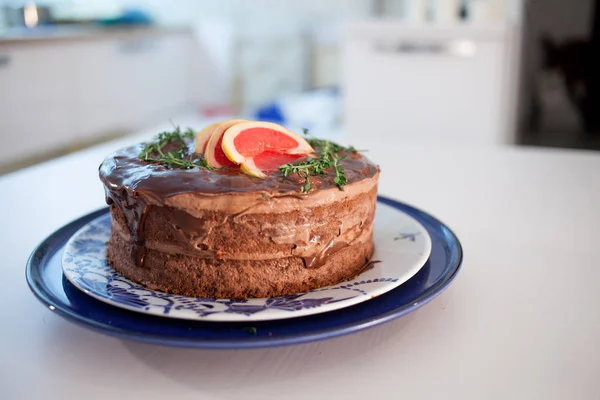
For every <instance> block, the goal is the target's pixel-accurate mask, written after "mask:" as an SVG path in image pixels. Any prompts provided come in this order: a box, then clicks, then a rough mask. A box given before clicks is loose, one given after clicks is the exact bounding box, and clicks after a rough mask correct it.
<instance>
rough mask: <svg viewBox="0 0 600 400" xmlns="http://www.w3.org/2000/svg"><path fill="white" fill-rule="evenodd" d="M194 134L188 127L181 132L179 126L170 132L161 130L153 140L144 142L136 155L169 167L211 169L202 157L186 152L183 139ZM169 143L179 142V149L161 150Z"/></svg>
mask: <svg viewBox="0 0 600 400" xmlns="http://www.w3.org/2000/svg"><path fill="white" fill-rule="evenodd" d="M194 136H195V133H194V130H193V129H191V128H188V129H187V130H186V131H185V132H182V131H181V129H180V128H179V127H176V128H175V130H173V131H172V132H161V133H159V134H158V135H157V136H156V139H155V141H154V142H151V143H146V145H145V146H144V148H143V149H142V151H141V152H140V154H139V156H138V157H139V158H141V159H142V160H144V161H148V162H152V163H157V164H162V165H164V166H166V167H170V168H181V169H191V168H200V169H213V168H212V167H210V166H208V164H207V163H206V160H205V159H204V158H203V157H201V156H199V155H197V154H194V153H191V154H189V155H187V154H186V152H187V144H186V142H185V139H190V138H193V137H194ZM171 143H175V144H179V150H177V151H168V152H165V151H163V150H164V148H165V147H166V146H167V145H168V144H171Z"/></svg>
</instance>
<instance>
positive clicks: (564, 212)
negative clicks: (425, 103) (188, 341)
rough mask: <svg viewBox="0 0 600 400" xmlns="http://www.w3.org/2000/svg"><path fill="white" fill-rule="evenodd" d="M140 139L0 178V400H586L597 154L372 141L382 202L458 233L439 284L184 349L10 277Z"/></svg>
mask: <svg viewBox="0 0 600 400" xmlns="http://www.w3.org/2000/svg"><path fill="white" fill-rule="evenodd" d="M153 133H155V130H152V131H148V132H145V133H143V134H141V135H136V136H135V137H130V138H127V139H124V140H119V141H116V142H111V143H109V144H105V145H101V146H97V147H94V148H92V149H89V150H86V151H82V152H80V153H76V154H73V155H70V156H67V157H63V158H60V159H57V160H54V161H51V162H48V163H45V164H41V165H39V166H35V167H32V168H29V169H26V170H22V171H20V172H17V173H13V174H11V175H7V176H4V177H1V178H0V210H2V211H1V212H2V214H1V215H2V218H1V221H2V234H1V235H2V240H1V241H0V246H1V250H2V255H3V258H2V263H1V264H0V273H1V275H0V276H1V279H0V304H1V305H2V314H3V319H2V323H1V325H0V398H2V399H9V400H12V399H27V400H30V399H86V400H88V399H108V398H131V399H166V398H167V399H177V400H183V399H252V398H260V399H278V400H279V399H306V398H329V399H331V398H334V396H335V398H338V396H339V398H340V399H354V398H356V399H380V398H404V399H544V400H548V399H599V398H600V380H599V378H600V344H599V341H600V290H599V285H600V153H592V152H581V151H567V150H541V149H537V150H536V149H532V148H476V147H465V146H426V145H423V144H416V143H412V144H404V145H402V146H400V145H396V146H393V145H392V143H389V142H388V143H386V145H385V146H377V145H373V146H371V149H370V150H371V151H370V152H369V154H368V156H369V157H370V158H372V159H373V160H375V161H377V162H378V163H379V164H380V165H381V167H382V170H383V173H382V176H381V184H380V193H381V194H384V195H387V196H391V197H394V198H396V199H399V200H401V201H405V202H408V203H411V204H414V205H416V206H418V207H420V208H422V209H424V210H426V211H428V212H431V213H432V214H434V215H435V216H437V217H438V218H440V219H441V220H442V221H444V222H446V223H447V224H448V225H449V226H450V227H451V228H452V229H453V230H454V231H455V232H456V233H457V235H458V236H459V238H460V239H461V241H462V243H463V246H464V250H465V260H464V264H463V269H462V271H461V273H460V274H459V276H458V277H457V279H456V280H455V281H454V283H453V284H452V285H451V286H450V287H449V288H448V289H447V290H446V291H445V292H444V293H443V294H442V295H441V296H439V297H438V298H436V299H435V300H433V301H432V302H430V303H429V304H427V305H425V306H424V307H422V308H421V309H419V310H418V311H416V312H414V313H412V314H409V315H408V316H406V317H403V318H400V319H397V320H395V321H393V322H390V323H387V324H385V325H382V326H379V327H375V328H372V329H369V330H366V331H363V332H361V333H358V334H354V335H350V336H344V337H340V338H336V339H331V340H326V341H322V342H315V343H310V344H305V345H298V346H290V347H280V348H271V349H259V350H228V351H218V350H192V349H180V348H169V347H161V346H154V345H147V344H141V343H137V342H133V341H125V340H119V339H115V338H112V337H108V336H105V335H102V334H99V333H95V332H91V331H89V330H87V329H84V328H81V327H79V326H76V325H74V324H72V323H69V322H66V321H65V320H63V319H62V318H60V317H58V316H56V315H54V314H53V313H52V311H50V310H48V309H47V308H46V307H44V306H42V304H41V303H39V302H38V301H37V300H36V299H35V298H34V296H33V295H32V294H31V293H30V291H29V289H28V287H27V285H26V282H25V273H24V268H25V262H26V259H27V257H28V256H29V254H30V252H31V250H32V249H33V247H34V246H35V245H37V244H38V243H39V242H40V241H41V240H43V239H44V238H45V237H46V236H47V235H49V234H50V233H52V232H53V231H54V230H55V229H57V228H59V227H60V226H62V225H63V224H65V223H68V222H70V221H71V220H73V219H74V218H77V217H79V216H81V215H82V214H85V213H87V212H90V211H92V210H96V209H98V208H100V207H102V206H104V197H103V190H102V187H101V185H100V182H99V180H98V178H97V167H98V164H99V163H100V162H101V160H102V159H103V158H104V156H106V155H107V154H108V153H109V152H110V151H112V150H114V149H116V148H118V147H122V146H123V145H125V144H128V143H132V142H137V141H139V140H140V138H142V137H143V138H148V137H150V135H151V134H153ZM115 395H116V396H117V397H110V396H115Z"/></svg>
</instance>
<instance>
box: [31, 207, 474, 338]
mask: <svg viewBox="0 0 600 400" xmlns="http://www.w3.org/2000/svg"><path fill="white" fill-rule="evenodd" d="M378 202H380V203H383V204H386V205H388V206H391V207H393V208H396V209H398V210H400V211H402V212H405V213H407V214H409V215H410V216H412V217H413V218H415V219H416V220H417V221H419V222H420V223H421V224H422V225H423V226H424V227H425V229H427V231H428V232H429V234H430V236H431V240H432V251H431V256H430V258H429V260H428V261H427V263H426V264H425V266H424V267H423V268H422V269H421V271H419V273H417V274H416V275H415V276H414V277H413V278H411V279H410V280H409V281H407V282H405V283H404V284H403V285H400V286H399V287H398V288H396V289H394V290H391V291H390V292H388V293H385V294H383V295H381V296H378V297H377V298H374V299H372V300H369V301H366V302H364V303H361V304H357V305H354V306H351V307H347V308H344V309H341V310H336V311H331V312H326V313H323V314H317V315H312V316H307V317H300V318H294V319H287V320H277V321H261V322H251V323H243V322H229V323H224V322H208V321H207V322H201V321H186V320H177V319H169V318H164V317H158V316H150V315H145V314H140V313H136V312H132V311H127V310H124V309H120V308H117V307H114V306H111V305H108V304H105V303H103V302H101V301H98V300H96V299H93V298H92V297H90V296H88V295H86V294H84V293H83V292H81V291H79V289H77V288H75V287H74V286H73V285H72V284H71V283H70V282H69V281H68V280H67V279H66V278H64V276H63V275H62V268H61V256H62V251H63V248H64V246H65V244H66V242H67V241H68V240H69V238H70V237H71V236H72V235H73V234H74V233H75V232H77V230H79V228H81V227H82V226H83V225H85V224H87V223H88V222H90V221H91V220H93V219H95V218H97V217H99V216H101V215H103V214H105V213H107V212H108V208H102V209H100V210H98V211H95V212H92V213H90V214H88V215H85V216H83V217H81V218H79V219H77V220H75V221H73V222H71V223H69V224H67V225H65V226H64V227H62V228H60V229H59V230H57V231H56V232H54V233H53V234H51V235H50V236H49V237H48V238H46V239H45V240H44V241H43V242H42V243H40V244H39V245H38V246H37V247H36V248H35V249H34V251H33V252H32V254H31V256H30V257H29V260H28V261H27V266H26V279H27V284H28V285H29V288H30V289H31V291H32V292H33V294H34V295H35V296H36V297H37V298H38V300H40V301H41V302H42V304H44V305H45V306H47V307H48V308H49V309H50V310H52V311H53V312H55V313H57V314H59V315H60V316H61V317H64V318H65V319H67V320H69V321H71V322H74V323H76V324H79V325H82V326H84V327H87V328H90V329H93V330H96V331H99V332H102V333H105V334H109V335H113V336H117V337H120V338H125V339H131V340H137V341H142V342H146V343H153V344H160V345H170V346H178V347H195V348H215V349H226V348H227V349H231V348H258V347H274V346H281V345H291V344H299V343H306V342H311V341H316V340H323V339H328V338H333V337H337V336H342V335H347V334H351V333H354V332H357V331H360V330H363V329H367V328H370V327H373V326H376V325H379V324H382V323H385V322H388V321H390V320H392V319H395V318H398V317H401V316H403V315H405V314H407V313H409V312H411V311H414V310H415V309H417V308H419V307H421V306H422V305H424V304H426V303H427V302H429V301H431V300H432V299H434V298H435V297H436V296H437V295H439V294H440V293H441V292H442V291H443V290H444V289H445V288H446V287H447V286H448V285H449V284H450V282H452V280H453V279H454V278H455V277H456V275H457V273H458V271H459V270H460V267H461V264H462V259H463V250H462V246H461V244H460V242H459V240H458V238H457V237H456V235H455V234H454V233H453V232H452V231H451V230H450V229H449V228H448V227H447V226H446V225H444V224H443V223H442V222H440V221H439V220H437V219H436V218H434V217H433V216H431V215H429V214H427V213H425V212H424V211H421V210H419V209H417V208H415V207H412V206H410V205H408V204H404V203H401V202H398V201H395V200H392V199H390V198H387V197H382V196H379V197H378Z"/></svg>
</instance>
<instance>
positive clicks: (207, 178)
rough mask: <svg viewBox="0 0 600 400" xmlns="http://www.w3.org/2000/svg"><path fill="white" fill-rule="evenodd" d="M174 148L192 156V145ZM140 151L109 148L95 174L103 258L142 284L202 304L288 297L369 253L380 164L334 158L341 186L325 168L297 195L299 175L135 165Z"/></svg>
mask: <svg viewBox="0 0 600 400" xmlns="http://www.w3.org/2000/svg"><path fill="white" fill-rule="evenodd" d="M182 144H183V146H182V150H181V151H182V152H184V153H185V155H186V157H187V155H188V154H190V155H191V153H192V152H193V149H194V143H193V140H192V139H189V138H186V140H185V143H183V142H182ZM143 149H144V145H143V144H140V145H136V146H132V147H129V148H126V149H123V150H120V151H117V152H116V153H114V154H112V155H110V156H109V157H107V158H106V159H105V160H104V162H103V163H102V164H101V166H100V169H99V172H100V178H101V180H102V182H103V184H104V187H105V192H106V200H107V203H108V204H109V205H110V214H111V217H112V226H111V235H110V239H109V241H108V243H107V258H108V261H109V263H110V265H111V266H112V267H113V268H114V269H115V270H116V271H117V272H119V273H121V274H122V275H124V276H125V277H127V278H129V279H131V280H133V281H136V282H138V283H140V284H142V285H144V286H146V287H149V288H152V289H155V290H160V291H164V292H169V293H175V294H181V295H186V296H193V297H210V298H251V297H272V296H281V295H288V294H293V293H299V292H303V291H306V290H310V289H314V288H318V287H322V286H327V285H332V284H336V283H339V282H341V281H344V280H346V279H349V278H351V277H353V276H355V275H356V274H358V273H360V272H361V271H362V270H363V269H364V267H365V265H366V264H367V262H368V260H369V259H370V257H371V255H372V253H373V237H372V236H373V217H374V213H375V204H376V196H377V182H378V176H379V168H378V166H376V165H375V164H373V163H371V162H370V161H368V160H367V159H366V158H365V157H364V156H362V155H361V154H360V153H357V152H351V151H350V152H348V151H346V152H342V153H341V154H340V160H341V161H340V162H339V165H340V166H341V168H343V171H344V174H345V179H346V181H345V184H344V185H343V187H341V188H340V185H339V184H336V179H335V178H336V173H335V170H334V169H330V170H325V171H323V174H318V175H314V176H310V177H309V178H308V179H309V182H310V191H308V193H304V192H303V189H302V188H303V187H304V186H303V185H304V184H305V180H306V176H302V175H301V174H290V175H289V176H285V175H284V173H282V172H280V171H275V172H272V173H269V174H268V176H267V177H266V178H264V179H260V178H257V177H254V176H250V175H247V174H244V173H243V172H240V170H239V169H235V168H223V169H214V170H209V169H202V168H196V167H192V168H187V169H181V168H174V167H172V166H169V165H163V164H160V163H153V162H148V161H146V160H143V159H141V158H140V156H139V155H140V153H141V152H142V150H143ZM315 151H316V152H317V154H318V153H319V149H318V148H315ZM182 157H183V155H182ZM338 183H339V181H338Z"/></svg>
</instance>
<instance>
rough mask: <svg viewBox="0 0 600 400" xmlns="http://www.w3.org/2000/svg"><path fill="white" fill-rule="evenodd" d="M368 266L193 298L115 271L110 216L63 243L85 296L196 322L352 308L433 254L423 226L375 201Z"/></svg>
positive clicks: (68, 267)
mask: <svg viewBox="0 0 600 400" xmlns="http://www.w3.org/2000/svg"><path fill="white" fill-rule="evenodd" d="M374 227H375V228H374V241H375V254H374V255H373V258H372V264H371V265H370V266H369V268H368V269H367V270H365V271H364V272H363V273H362V274H360V275H358V276H357V277H356V278H354V279H352V280H349V281H346V282H342V283H340V284H337V285H334V286H328V287H324V288H319V289H316V290H312V291H309V292H304V293H298V294H294V295H290V296H280V297H271V298H259V299H248V300H234V299H210V298H195V297H186V296H179V295H173V294H168V293H164V292H159V291H155V290H151V289H148V288H146V287H143V286H141V285H139V284H137V283H135V282H132V281H130V280H129V279H127V278H125V277H124V276H122V275H120V274H119V273H117V272H115V271H114V270H113V269H112V268H111V267H110V265H108V263H107V261H106V246H105V243H106V241H107V240H108V238H109V236H110V215H108V214H106V215H103V216H101V217H99V218H97V219H95V220H93V221H91V222H89V223H88V224H86V225H84V226H83V227H82V228H81V229H80V230H79V231H78V232H77V233H75V235H73V236H72V237H71V239H70V240H69V241H68V242H67V244H66V247H65V250H64V253H63V257H62V267H63V273H64V274H65V277H66V278H67V279H68V280H69V281H70V282H71V283H72V284H73V285H74V286H75V287H77V288H78V289H80V290H82V291H83V292H85V293H86V294H88V295H90V296H92V297H94V298H96V299H98V300H100V301H103V302H106V303H108V304H111V305H113V306H116V307H121V308H124V309H127V310H131V311H136V312H141V313H145V314H149V315H156V316H161V317H170V318H178V319H186V320H198V321H220V322H253V321H266V320H277V319H285V318H297V317H304V316H308V315H312V314H318V313H323V312H328V311H333V310H337V309H340V308H344V307H348V306H352V305H354V304H358V303H361V302H363V301H367V300H370V299H373V298H375V297H377V296H379V295H381V294H383V293H385V292H388V291H390V290H392V289H394V288H396V287H398V286H399V285H401V284H402V283H404V282H406V281H407V280H409V279H410V278H412V277H413V276H414V275H415V274H416V273H417V272H418V271H419V270H420V269H421V268H422V267H423V265H424V264H425V262H426V261H427V259H428V258H429V255H430V252H431V239H430V237H429V234H428V233H427V230H426V229H425V228H424V227H423V226H422V225H421V224H420V223H419V222H417V221H416V220H415V219H414V218H412V217H410V216H409V215H408V214H406V213H404V212H402V211H400V210H398V209H397V208H394V207H391V206H389V205H386V204H383V203H379V204H378V205H377V210H376V215H375V225H374Z"/></svg>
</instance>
